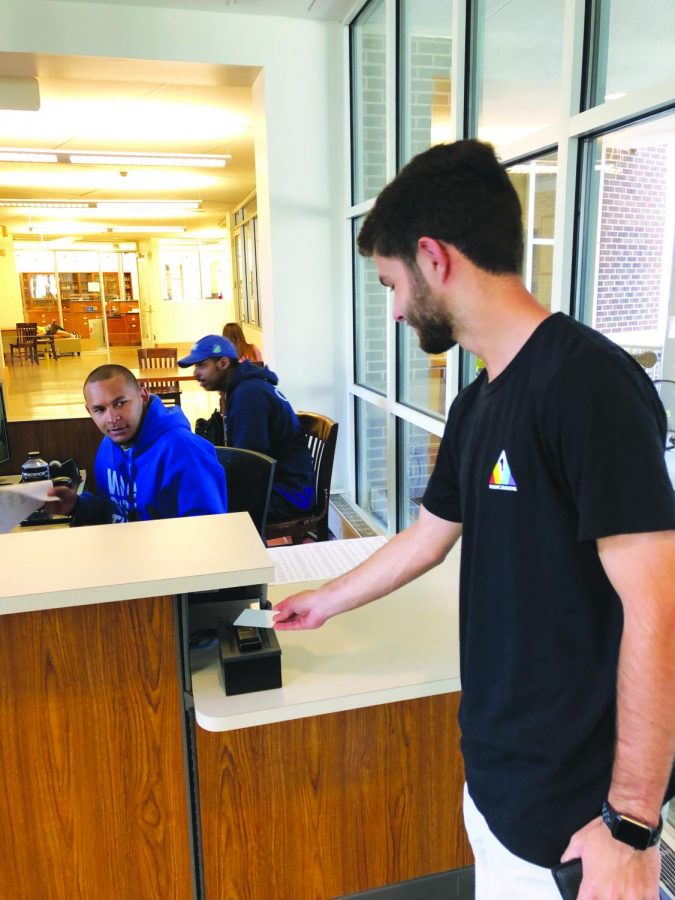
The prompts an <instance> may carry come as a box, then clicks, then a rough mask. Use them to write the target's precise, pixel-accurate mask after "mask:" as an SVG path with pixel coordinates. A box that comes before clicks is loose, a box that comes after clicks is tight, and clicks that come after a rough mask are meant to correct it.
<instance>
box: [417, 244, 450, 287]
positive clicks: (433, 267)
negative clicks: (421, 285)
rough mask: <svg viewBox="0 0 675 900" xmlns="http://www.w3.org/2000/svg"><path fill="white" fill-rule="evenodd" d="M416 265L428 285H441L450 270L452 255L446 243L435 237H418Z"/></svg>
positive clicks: (446, 278) (445, 280)
mask: <svg viewBox="0 0 675 900" xmlns="http://www.w3.org/2000/svg"><path fill="white" fill-rule="evenodd" d="M417 265H418V266H419V268H420V271H421V272H422V274H423V275H424V277H425V278H426V280H427V282H428V283H429V286H430V287H437V288H439V287H443V285H444V284H445V283H446V282H447V280H448V278H449V277H450V274H451V272H452V257H451V254H450V248H449V246H448V244H445V243H443V241H437V240H436V239H435V238H430V237H421V238H419V240H418V241H417Z"/></svg>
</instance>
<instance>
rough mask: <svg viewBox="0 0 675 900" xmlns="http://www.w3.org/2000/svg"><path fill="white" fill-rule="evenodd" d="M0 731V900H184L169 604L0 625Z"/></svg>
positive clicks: (187, 888) (185, 845) (98, 608)
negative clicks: (0, 729) (0, 899)
mask: <svg viewBox="0 0 675 900" xmlns="http://www.w3.org/2000/svg"><path fill="white" fill-rule="evenodd" d="M101 564H106V565H114V564H115V561H114V560H108V561H107V562H105V563H104V562H103V561H101ZM63 565H64V566H68V565H77V560H67V559H64V560H63ZM0 720H1V721H2V724H3V736H2V740H1V741H0V770H1V772H2V785H3V786H2V790H1V791H0V846H1V847H2V862H0V897H7V898H9V897H11V898H13V900H35V898H38V897H39V898H40V900H47V898H49V900H52V898H55V900H76V898H86V900H90V898H96V900H120V898H132V897H139V898H140V897H143V898H144V900H154V898H157V900H167V898H173V900H191V898H192V888H191V871H190V859H189V836H188V812H187V801H186V795H185V776H184V763H183V742H182V731H181V711H180V693H179V686H178V680H177V662H176V648H175V636H174V622H173V606H172V600H171V599H170V598H169V597H159V598H149V599H146V600H136V601H131V602H123V603H107V604H101V605H94V606H78V607H73V608H69V609H58V610H49V611H45V612H37V613H35V612H33V613H23V614H18V615H7V616H2V617H0Z"/></svg>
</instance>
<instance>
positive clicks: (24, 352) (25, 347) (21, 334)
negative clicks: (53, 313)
mask: <svg viewBox="0 0 675 900" xmlns="http://www.w3.org/2000/svg"><path fill="white" fill-rule="evenodd" d="M15 350H16V351H17V353H18V354H19V357H20V358H21V359H26V360H28V359H29V360H30V361H31V362H34V363H35V364H36V365H40V360H39V359H38V348H37V323H36V322H17V323H16V341H14V342H12V343H11V344H10V345H9V360H10V362H11V364H12V365H14V351H15Z"/></svg>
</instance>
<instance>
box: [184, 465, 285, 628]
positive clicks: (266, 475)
mask: <svg viewBox="0 0 675 900" xmlns="http://www.w3.org/2000/svg"><path fill="white" fill-rule="evenodd" d="M216 454H217V455H218V460H219V462H220V464H221V466H222V467H223V469H224V470H225V480H226V482H227V511H228V512H247V513H248V514H249V516H250V517H251V520H252V521H253V524H254V525H255V527H256V529H257V530H258V534H260V536H261V537H262V538H263V539H264V536H265V527H266V525H267V513H268V512H269V506H270V496H271V494H272V482H273V480H274V470H275V468H276V465H277V463H276V460H275V459H272V457H271V456H265V454H264V453H256V451H255V450H243V449H241V448H238V447H216ZM188 596H189V599H190V606H191V607H193V606H196V605H197V604H199V605H200V606H204V605H205V604H207V603H222V602H223V601H235V602H238V603H241V602H243V601H254V600H259V601H260V604H261V606H262V607H263V608H265V609H270V608H271V604H270V603H269V602H268V601H267V600H266V595H265V592H264V587H263V588H261V586H260V585H255V584H253V585H242V586H241V587H235V588H221V589H220V590H212V591H197V592H195V593H192V594H189V595H188ZM204 621H206V620H205V618H204V616H203V615H200V614H198V613H196V614H194V615H192V618H191V625H190V630H191V634H190V644H191V646H195V645H196V644H198V643H199V642H200V641H204V642H205V644H208V643H210V642H211V641H212V640H214V639H215V636H216V632H215V629H214V628H212V627H208V628H206V627H204V624H203V623H204Z"/></svg>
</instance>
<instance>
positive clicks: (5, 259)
mask: <svg viewBox="0 0 675 900" xmlns="http://www.w3.org/2000/svg"><path fill="white" fill-rule="evenodd" d="M23 319H24V315H23V303H22V302H21V286H20V284H19V279H18V278H17V276H16V259H15V257H14V244H13V241H12V238H11V237H3V236H2V234H0V326H2V327H3V328H14V326H15V325H16V323H17V322H23ZM0 368H2V366H1V365H0Z"/></svg>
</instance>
